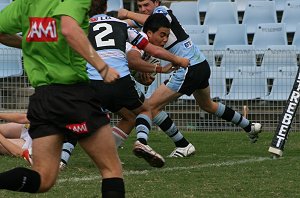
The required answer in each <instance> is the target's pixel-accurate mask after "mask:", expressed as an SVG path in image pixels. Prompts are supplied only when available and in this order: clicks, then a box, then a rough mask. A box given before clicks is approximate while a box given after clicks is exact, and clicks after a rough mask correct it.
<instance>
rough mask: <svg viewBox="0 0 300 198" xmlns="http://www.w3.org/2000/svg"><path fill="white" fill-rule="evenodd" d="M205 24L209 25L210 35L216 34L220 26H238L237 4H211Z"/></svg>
mask: <svg viewBox="0 0 300 198" xmlns="http://www.w3.org/2000/svg"><path fill="white" fill-rule="evenodd" d="M203 24H204V25H208V27H209V30H208V33H209V34H216V32H217V27H218V25H221V24H238V15H237V7H236V4H235V3H234V2H212V3H209V5H208V8H207V12H206V15H205V18H204V23H203Z"/></svg>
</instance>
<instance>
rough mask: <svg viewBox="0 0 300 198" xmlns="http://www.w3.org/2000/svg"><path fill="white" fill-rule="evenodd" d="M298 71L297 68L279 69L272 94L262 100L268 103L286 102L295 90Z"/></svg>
mask: <svg viewBox="0 0 300 198" xmlns="http://www.w3.org/2000/svg"><path fill="white" fill-rule="evenodd" d="M297 70H298V68H297V67H278V68H277V70H276V77H275V78H274V81H273V85H272V89H271V91H270V93H269V94H268V95H266V96H264V97H262V98H261V99H262V100H266V101H286V100H287V99H288V97H289V95H290V92H291V90H292V88H293V84H294V81H295V77H296V75H297Z"/></svg>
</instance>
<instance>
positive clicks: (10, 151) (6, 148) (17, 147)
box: [0, 134, 25, 157]
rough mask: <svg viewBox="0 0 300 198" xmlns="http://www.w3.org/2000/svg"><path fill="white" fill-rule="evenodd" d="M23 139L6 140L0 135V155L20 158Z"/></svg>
mask: <svg viewBox="0 0 300 198" xmlns="http://www.w3.org/2000/svg"><path fill="white" fill-rule="evenodd" d="M24 143H25V141H24V140H23V139H7V138H5V137H4V136H2V135H1V134H0V155H12V156H16V157H21V156H22V152H23V149H22V146H23V144H24Z"/></svg>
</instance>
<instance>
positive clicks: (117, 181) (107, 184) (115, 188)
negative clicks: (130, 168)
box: [102, 178, 125, 198]
mask: <svg viewBox="0 0 300 198" xmlns="http://www.w3.org/2000/svg"><path fill="white" fill-rule="evenodd" d="M102 197H103V198H125V187H124V181H123V179H122V178H106V179H103V180H102Z"/></svg>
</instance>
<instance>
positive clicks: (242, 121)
mask: <svg viewBox="0 0 300 198" xmlns="http://www.w3.org/2000/svg"><path fill="white" fill-rule="evenodd" d="M193 95H194V97H195V99H196V101H197V103H198V104H199V106H200V108H201V109H203V110H204V111H206V112H208V113H211V114H214V115H216V116H217V117H220V118H222V119H224V120H226V121H229V122H232V123H233V124H236V125H238V126H240V127H241V128H243V129H244V130H245V131H246V132H247V133H248V136H249V138H250V141H251V142H253V143H254V142H256V141H257V138H258V133H260V132H261V124H259V123H251V122H250V121H249V120H248V119H247V118H245V117H243V116H242V115H241V114H240V113H238V112H236V111H235V110H233V109H232V108H230V107H228V106H226V105H224V104H222V103H217V102H214V101H213V100H211V98H210V88H209V86H208V87H206V88H204V89H197V90H196V91H195V92H194V93H193Z"/></svg>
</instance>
